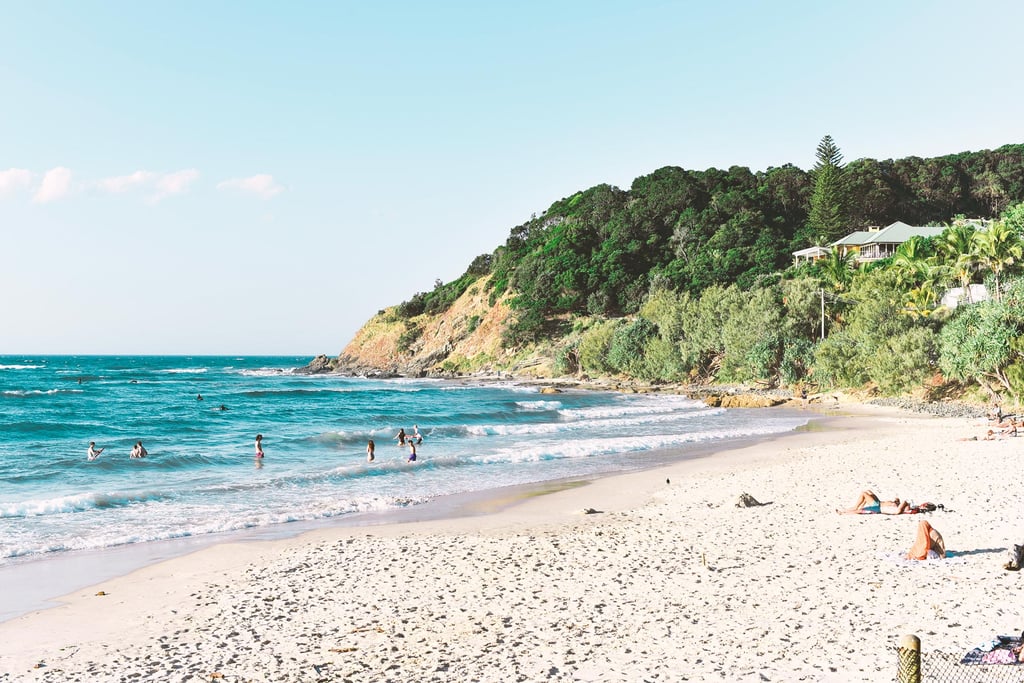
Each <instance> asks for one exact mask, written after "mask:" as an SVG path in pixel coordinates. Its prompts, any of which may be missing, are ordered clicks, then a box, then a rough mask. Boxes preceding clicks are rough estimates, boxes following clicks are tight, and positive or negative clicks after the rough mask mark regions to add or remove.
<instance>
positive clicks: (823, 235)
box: [807, 135, 849, 245]
mask: <svg viewBox="0 0 1024 683" xmlns="http://www.w3.org/2000/svg"><path fill="white" fill-rule="evenodd" d="M817 157H818V163H816V164H815V165H814V169H813V170H812V171H811V176H812V177H813V178H814V193H813V194H812V195H811V210H810V213H809V214H808V216H807V231H808V236H809V237H810V239H811V241H813V242H815V243H816V244H821V245H826V244H829V243H831V242H834V241H836V240H837V239H839V238H840V237H842V236H843V235H845V234H846V233H848V232H849V230H848V229H847V225H846V205H847V187H846V169H845V167H844V166H843V155H842V154H841V153H840V151H839V147H837V146H836V143H835V141H834V140H832V136H831V135H826V136H825V137H823V138H822V139H821V142H819V143H818V151H817Z"/></svg>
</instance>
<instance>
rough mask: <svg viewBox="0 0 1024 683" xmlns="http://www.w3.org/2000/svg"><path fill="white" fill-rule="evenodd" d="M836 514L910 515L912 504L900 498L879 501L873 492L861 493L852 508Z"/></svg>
mask: <svg viewBox="0 0 1024 683" xmlns="http://www.w3.org/2000/svg"><path fill="white" fill-rule="evenodd" d="M836 512H838V513H839V514H841V515H878V514H882V515H902V514H909V513H910V503H908V502H907V501H905V500H900V499H899V498H895V499H893V500H879V498H878V496H876V495H875V494H874V493H872V492H871V491H861V492H860V497H859V498H858V499H857V502H856V503H854V505H853V507H852V508H849V509H846V510H836Z"/></svg>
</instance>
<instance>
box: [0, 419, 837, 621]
mask: <svg viewBox="0 0 1024 683" xmlns="http://www.w3.org/2000/svg"><path fill="white" fill-rule="evenodd" d="M778 409H783V410H786V409H788V410H793V411H797V410H801V409H799V408H794V407H792V406H778ZM752 410H762V409H752ZM806 411H807V413H808V415H809V420H818V421H821V420H824V419H827V416H826V415H823V414H821V413H820V412H817V411H814V410H812V409H806ZM802 429H804V427H801V428H797V430H794V431H792V432H782V433H780V434H768V435H762V436H750V437H736V438H730V439H728V440H723V441H709V442H699V443H695V444H688V445H687V446H681V447H675V448H667V449H659V450H656V451H651V452H646V453H641V454H639V455H640V456H641V457H642V458H643V459H644V460H645V461H647V464H644V465H641V466H639V467H637V468H636V469H635V470H633V469H629V470H611V471H607V472H603V473H599V474H596V475H589V476H585V477H569V478H558V479H550V480H541V481H535V482H529V483H525V484H516V485H512V486H504V487H499V488H493V489H481V490H478V491H466V492H462V493H455V494H448V495H443V496H438V497H437V498H434V499H431V500H429V501H427V502H425V503H422V504H419V505H414V506H410V507H405V508H395V509H390V510H384V511H374V512H362V513H353V514H351V515H344V516H340V517H329V518H323V519H314V520H304V521H299V522H291V523H287V524H273V525H270V526H265V527H252V528H248V529H239V530H235V531H229V532H222V533H215V534H209V535H203V536H188V537H182V538H175V539H165V540H158V541H146V542H142V543H132V544H125V545H120V546H112V547H107V548H102V549H96V550H82V551H68V552H64V553H60V554H58V555H56V556H47V555H41V556H32V557H28V558H25V559H24V560H18V561H15V562H14V563H12V564H10V565H7V566H3V567H0V584H5V585H17V586H19V591H18V595H17V596H15V597H9V598H8V599H7V600H5V601H0V624H3V623H5V622H8V621H10V620H12V619H16V618H18V617H20V616H23V615H25V614H30V613H33V612H37V611H41V610H46V609H52V608H54V607H59V606H60V605H61V604H62V602H61V599H62V598H63V597H64V596H66V595H68V594H71V593H74V592H76V591H79V590H84V589H87V588H89V587H91V586H95V585H98V584H100V583H102V582H105V581H110V580H114V579H117V578H119V577H123V576H126V575H128V574H131V573H132V572H134V571H138V570H141V569H144V568H146V567H148V566H150V565H153V564H157V563H160V562H164V561H167V560H171V559H175V558H177V557H180V556H185V555H190V554H192V553H195V552H200V551H202V550H204V549H206V548H209V547H211V546H216V545H222V544H233V543H250V542H263V541H278V540H284V539H291V538H295V537H300V536H302V535H305V534H309V533H313V532H316V531H320V530H323V529H330V528H334V527H353V528H362V527H378V526H384V525H392V524H407V523H415V522H422V521H440V520H448V519H454V518H458V517H474V516H480V515H489V514H496V513H500V512H502V511H503V510H504V509H505V508H507V507H510V506H514V505H517V504H519V503H520V502H521V501H522V500H526V499H529V498H532V497H534V496H537V495H545V494H547V493H550V492H553V491H556V490H559V489H560V488H562V487H567V486H585V485H588V484H590V483H592V482H593V481H595V480H599V479H604V478H607V477H616V476H621V475H622V474H624V473H629V472H632V471H651V470H657V469H659V468H662V467H665V466H667V465H668V464H670V463H671V462H672V461H675V460H678V459H680V458H681V459H683V460H691V459H701V458H707V457H711V456H713V455H715V454H716V453H721V452H728V451H731V450H735V449H737V448H741V447H744V446H747V445H752V444H756V443H761V442H766V441H771V440H773V439H778V438H786V437H788V436H791V435H793V434H795V433H797V432H799V431H800V430H802Z"/></svg>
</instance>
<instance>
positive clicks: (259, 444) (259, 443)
mask: <svg viewBox="0 0 1024 683" xmlns="http://www.w3.org/2000/svg"><path fill="white" fill-rule="evenodd" d="M262 457H263V435H262V434H257V435H256V459H257V460H259V459H260V458H262Z"/></svg>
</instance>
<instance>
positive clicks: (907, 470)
mask: <svg viewBox="0 0 1024 683" xmlns="http://www.w3.org/2000/svg"><path fill="white" fill-rule="evenodd" d="M842 412H843V413H849V414H844V415H841V416H837V419H836V420H828V422H829V423H830V424H828V425H827V427H826V428H825V429H822V428H820V427H817V426H815V427H812V428H810V429H807V430H805V431H798V432H795V433H787V434H786V435H784V436H776V437H774V438H772V439H769V440H765V441H758V442H757V443H755V444H752V445H747V446H744V447H740V448H736V449H731V450H727V451H726V450H723V451H722V452H721V453H717V454H716V457H711V458H696V459H691V460H686V461H683V462H679V463H675V464H669V465H666V466H664V467H659V468H656V469H653V470H641V471H636V472H628V473H625V474H618V475H613V476H607V477H601V478H599V479H596V480H593V481H590V482H588V483H586V484H584V485H582V486H576V487H573V488H568V489H565V490H561V491H558V492H553V493H550V494H547V495H539V496H532V497H528V498H527V499H526V500H522V501H521V502H519V503H518V504H515V505H511V506H508V507H505V508H504V509H502V510H500V511H498V512H494V513H492V514H485V515H478V516H470V517H456V518H443V519H437V520H423V521H408V522H400V523H395V524H387V525H383V526H360V527H340V526H336V527H330V528H324V529H318V530H314V531H310V532H306V533H304V534H302V535H301V536H298V537H293V538H287V539H279V540H272V541H252V542H244V543H229V544H218V545H215V546H211V547H209V548H205V549H203V550H199V551H197V552H195V553H192V554H189V555H186V556H183V557H178V558H174V559H170V560H167V561H165V562H161V563H158V564H155V565H151V566H147V567H145V568H143V569H140V570H138V571H135V572H132V573H130V574H128V575H126V576H122V577H119V578H116V579H112V580H109V581H105V582H103V583H101V584H99V585H97V586H92V587H90V588H89V589H85V590H79V591H74V592H72V594H70V595H68V596H65V599H66V601H67V602H66V604H63V605H61V606H59V607H55V608H50V609H47V610H43V611H40V612H34V613H32V614H28V615H24V616H22V617H18V618H16V619H14V620H11V621H8V622H5V623H3V624H0V642H4V644H5V645H4V646H3V648H2V649H0V673H3V672H9V673H10V674H11V675H18V676H24V677H25V678H26V679H28V680H71V679H74V676H76V675H81V676H85V677H89V676H100V677H102V676H103V675H104V674H106V675H109V676H113V675H114V674H113V672H115V671H116V672H118V673H117V675H118V676H122V677H123V676H126V675H128V674H129V673H137V674H138V676H139V679H140V680H162V679H163V678H164V677H165V676H166V674H167V672H168V671H169V670H170V668H174V670H175V671H178V672H180V673H182V674H184V673H185V672H192V673H194V674H195V675H196V676H200V675H202V676H207V677H208V676H209V674H210V673H211V672H217V673H222V674H223V676H224V677H225V678H226V679H227V680H248V679H249V678H252V677H256V678H262V677H265V676H266V675H267V673H268V672H274V674H275V676H276V677H277V679H278V680H295V681H300V680H317V676H314V673H313V672H314V670H315V671H316V673H317V675H318V676H319V679H322V680H341V679H342V678H349V679H351V680H367V681H369V680H410V678H412V679H414V680H469V679H474V678H475V679H478V680H514V679H516V678H517V677H520V678H523V679H526V680H536V679H538V678H544V677H549V678H550V677H552V676H553V677H554V678H555V679H559V680H567V679H570V678H571V679H574V680H577V679H578V680H637V679H639V678H641V677H647V678H648V679H659V678H665V677H667V678H672V676H673V674H672V673H671V672H680V671H687V672H690V675H692V676H693V677H694V678H725V677H727V676H729V677H737V678H742V677H743V676H748V675H749V676H755V675H757V674H758V673H760V674H761V675H762V676H765V675H766V676H767V677H768V679H769V680H791V679H792V678H794V677H795V676H797V675H800V676H807V677H809V678H812V679H814V680H829V678H830V677H831V680H879V677H880V676H890V675H892V673H893V672H894V670H895V669H894V663H895V656H894V654H893V653H892V649H891V648H892V644H893V643H894V642H895V639H896V638H898V637H899V636H900V635H902V634H903V633H915V632H916V633H922V634H923V635H922V637H923V639H924V640H925V649H926V651H930V650H933V649H936V647H938V646H945V647H954V648H960V647H966V646H972V645H973V644H976V643H980V642H984V641H985V640H986V639H988V638H990V637H991V635H992V634H995V633H997V632H999V633H1002V632H1004V631H1005V632H1013V631H1014V629H1015V628H1016V630H1018V631H1019V630H1020V624H1021V623H1024V611H1022V608H1021V607H1016V605H1021V604H1024V603H1022V602H1021V601H1020V600H1019V597H1020V594H1021V592H1022V589H1021V583H1020V582H1019V581H1017V580H1016V579H1017V575H1016V574H1013V573H1009V572H1003V571H1002V570H1001V569H1000V568H999V566H998V565H999V564H1001V562H1002V561H1003V555H1004V554H1005V553H1004V550H1005V547H1006V545H1007V543H1010V542H1012V541H1011V539H1015V540H1021V538H1022V537H1021V535H1020V531H1021V528H1020V527H1021V519H1020V511H1019V510H1018V508H1019V506H1015V505H1014V504H1013V502H1012V501H1015V500H1016V491H1015V486H1014V485H1013V482H1007V481H1002V480H997V481H993V480H992V478H991V477H987V476H986V472H990V471H993V469H997V465H998V464H999V463H1000V462H1003V461H1004V460H1005V459H1006V458H1007V457H1008V456H1012V455H1014V454H1015V451H1016V448H1015V447H1016V446H1017V444H1018V443H1019V442H1015V441H1014V440H1012V439H1009V440H1005V441H999V442H988V443H983V442H965V443H960V442H958V441H957V439H958V438H962V437H966V436H969V435H970V434H971V433H972V432H973V433H977V431H978V430H979V429H981V427H980V425H978V424H976V423H974V422H972V421H971V420H968V419H964V418H956V419H954V418H934V417H927V416H920V415H914V414H909V415H908V414H906V413H903V412H900V411H897V410H894V409H882V408H877V409H876V408H866V407H854V408H849V409H844V410H843V411H842ZM829 417H831V416H829ZM894 461H895V462H894ZM1011 462H1012V461H1011ZM666 480H668V483H667V482H666ZM868 486H871V487H878V488H879V489H881V490H880V491H879V493H880V494H881V495H885V496H889V495H892V494H894V493H896V494H901V495H903V496H904V497H914V499H915V500H934V501H935V502H942V503H946V505H947V507H949V508H950V509H951V510H954V511H956V512H946V513H941V514H940V513H935V514H933V515H929V517H928V518H929V519H930V521H932V522H933V524H935V526H936V527H937V528H939V529H940V530H941V531H942V532H943V534H944V535H945V536H946V540H947V547H948V548H950V549H951V550H952V551H953V553H952V554H953V557H952V558H951V559H950V560H946V561H938V562H931V563H922V564H921V565H920V566H913V567H907V566H905V564H901V563H900V562H898V561H895V560H893V559H892V558H890V557H888V556H887V554H892V553H896V554H898V552H899V551H900V550H901V549H902V550H905V548H906V547H908V546H909V544H910V541H911V540H912V535H913V526H914V525H915V524H916V516H906V518H890V517H884V518H883V517H881V516H877V517H876V516H838V515H835V514H834V513H833V512H832V510H834V509H835V508H836V507H837V506H839V505H842V504H847V503H848V502H849V501H848V500H847V499H852V498H854V497H855V496H856V494H857V492H858V491H860V490H862V489H863V488H867V487H868ZM740 493H749V494H751V495H753V496H754V497H755V498H757V499H758V500H760V501H761V502H762V503H767V504H766V505H764V506H762V507H757V508H749V509H741V508H737V507H736V506H735V505H734V503H735V500H736V497H737V496H738V495H739V494H740ZM981 503H985V505H982V504H981ZM584 508H594V509H595V510H598V511H599V512H596V513H595V514H589V515H584V514H583V513H582V510H583V509H584ZM100 591H102V592H103V593H105V595H97V592H100ZM709 634H714V635H713V636H710V637H709ZM924 634H927V635H924ZM200 646H202V648H203V653H202V654H200ZM36 664H41V666H40V667H39V668H38V669H33V667H34V666H35V665H36ZM551 671H555V672H556V673H555V674H550V673H549V672H551ZM85 672H89V674H88V675H87V674H86V673H85ZM0 680H2V676H0ZM80 680H85V678H82V679H80Z"/></svg>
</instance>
